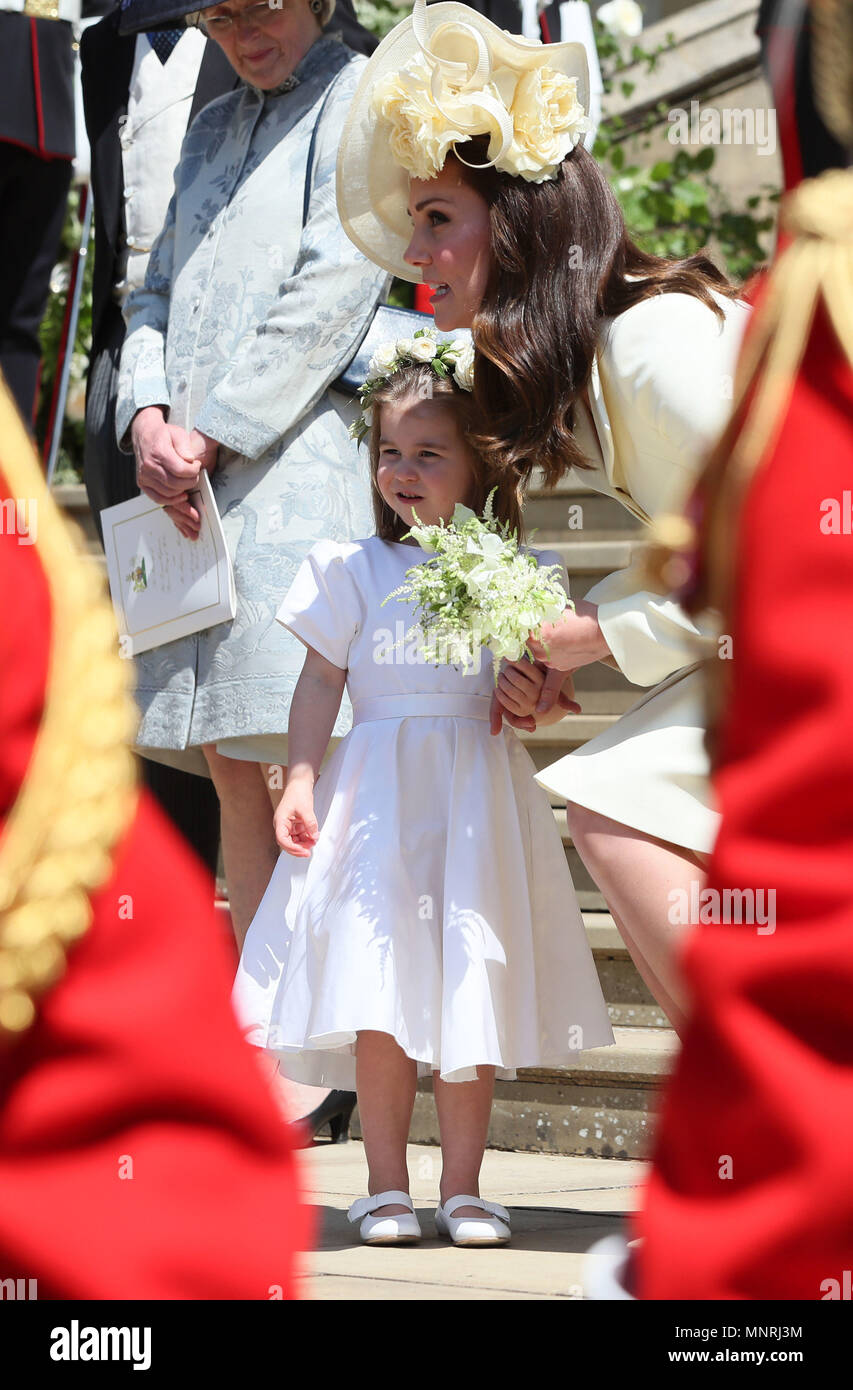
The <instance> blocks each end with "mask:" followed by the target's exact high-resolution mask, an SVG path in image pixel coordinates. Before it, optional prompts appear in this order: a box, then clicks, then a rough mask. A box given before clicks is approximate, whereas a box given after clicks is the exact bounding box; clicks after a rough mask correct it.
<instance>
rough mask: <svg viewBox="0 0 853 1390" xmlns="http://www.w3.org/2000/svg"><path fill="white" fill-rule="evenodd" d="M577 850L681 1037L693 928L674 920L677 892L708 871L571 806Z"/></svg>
mask: <svg viewBox="0 0 853 1390" xmlns="http://www.w3.org/2000/svg"><path fill="white" fill-rule="evenodd" d="M567 814H568V824H569V831H570V833H571V836H572V842H573V844H574V845H575V846H576V848H577V851H578V853H579V855H580V857H581V859H582V860H583V862H584V864H585V865H586V867H587V868H588V869H589V871H590V873H591V874H592V876H593V878H594V879H595V881H596V883H597V884H598V886H599V888H600V889H601V891H602V893H603V894H604V897H605V899H606V901H607V906H608V907H609V908H610V911H611V913H612V915H613V920H614V922H615V923H616V926H617V928H618V929H619V932H620V934H621V936H622V938H623V940H624V942H625V945H626V946H627V947H628V950H629V952H630V953H631V957H632V959H633V961H634V964H635V965H636V967H637V969H638V971H639V973H640V975H641V976H642V977H643V979H644V980H645V982H646V984H647V985H648V987H649V989H650V991H651V993H652V994H653V995H654V997H655V999H656V1000H657V1002H658V1003H659V1004H660V1006H661V1008H662V1009H663V1010H664V1012H665V1013H666V1015H667V1017H668V1018H669V1020H670V1022H671V1023H672V1026H673V1028H674V1029H675V1030H676V1032H677V1033H678V1034H679V1036H681V1035H682V1034H683V1032H684V1027H685V1023H686V1019H687V1012H688V998H687V992H686V989H685V985H684V981H683V978H682V974H681V967H680V963H679V956H680V953H681V950H682V947H683V945H684V942H685V940H686V937H687V935H688V934H689V932H690V931H691V930H692V928H691V927H690V925H684V924H681V923H674V922H673V921H672V920H671V917H672V916H673V915H674V914H673V913H672V907H673V904H674V903H675V902H676V901H678V899H677V898H676V897H675V896H674V895H675V893H676V892H677V891H678V890H681V891H683V892H686V893H687V900H688V902H689V901H690V885H691V883H692V882H696V883H698V886H699V889H700V891H701V889H702V887H703V886H704V883H705V870H704V868H703V866H702V861H701V859H700V857H699V855H697V854H694V853H693V852H692V851H691V850H688V849H684V848H683V847H681V846H678V845H671V844H667V843H666V842H665V841H663V840H656V839H653V838H652V837H651V836H649V835H644V834H643V833H642V832H641V831H639V830H632V829H631V828H630V826H627V825H620V824H619V823H618V822H617V821H613V820H610V819H609V818H608V817H607V816H601V815H599V814H598V813H597V812H596V811H590V810H588V809H587V808H586V807H585V806H576V805H573V804H572V803H569V806H568V808H567Z"/></svg>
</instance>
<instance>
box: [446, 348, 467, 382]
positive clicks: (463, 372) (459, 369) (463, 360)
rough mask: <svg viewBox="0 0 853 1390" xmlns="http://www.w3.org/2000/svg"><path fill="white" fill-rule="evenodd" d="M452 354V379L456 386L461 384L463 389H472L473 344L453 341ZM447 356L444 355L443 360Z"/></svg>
mask: <svg viewBox="0 0 853 1390" xmlns="http://www.w3.org/2000/svg"><path fill="white" fill-rule="evenodd" d="M452 355H453V361H454V365H453V379H454V381H455V382H456V384H457V386H461V387H462V390H463V391H473V390H474V344H473V343H465V342H462V343H454V344H453V348H452ZM446 360H447V358H446V357H445V361H446Z"/></svg>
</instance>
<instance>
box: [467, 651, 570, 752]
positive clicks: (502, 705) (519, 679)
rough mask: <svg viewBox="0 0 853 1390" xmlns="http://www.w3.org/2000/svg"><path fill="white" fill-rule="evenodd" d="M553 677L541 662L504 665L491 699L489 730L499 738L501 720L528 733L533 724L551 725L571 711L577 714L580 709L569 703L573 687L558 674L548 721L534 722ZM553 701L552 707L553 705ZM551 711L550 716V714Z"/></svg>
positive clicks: (541, 717) (513, 662) (563, 676)
mask: <svg viewBox="0 0 853 1390" xmlns="http://www.w3.org/2000/svg"><path fill="white" fill-rule="evenodd" d="M549 679H553V673H552V672H550V671H548V670H547V669H546V667H545V666H543V665H542V664H541V662H538V661H537V662H531V661H527V660H521V661H511V662H505V663H504V664H503V666H502V668H501V674H500V675H499V677H498V684H497V688H496V690H495V693H494V695H493V697H492V707H491V711H490V723H489V728H490V731H491V732H492V733H493V734H499V733H500V731H501V727H502V724H503V720H504V719H505V720H506V721H507V723H508V724H510V725H512V727H513V728H514V729H526V730H527V731H528V732H529V733H532V732H533V730H534V729H535V728H536V726H537V724H542V723H547V724H555V723H556V722H557V720H558V719H562V718H563V716H564V715H565V714H566V713H567V712H568V711H569V710H571V711H572V712H573V713H574V714H580V708H581V707H580V705H579V704H578V703H577V701H575V700H573V699H572V696H573V695H574V693H575V691H574V683H573V681H572V678H571V676H570V675H569V676H566V675H565V674H564V673H563V672H560V673H559V681H558V682H557V691H556V695H555V700H554V701H549V704H548V712H549V713H550V714H551V717H550V718H543V716H542V715H540V716H539V718H538V719H537V717H536V711H537V707H538V705H539V703H540V702H541V699H542V691H543V689H544V688H545V687H546V686H547V684H548V681H549ZM555 701H556V703H555ZM552 711H553V712H552Z"/></svg>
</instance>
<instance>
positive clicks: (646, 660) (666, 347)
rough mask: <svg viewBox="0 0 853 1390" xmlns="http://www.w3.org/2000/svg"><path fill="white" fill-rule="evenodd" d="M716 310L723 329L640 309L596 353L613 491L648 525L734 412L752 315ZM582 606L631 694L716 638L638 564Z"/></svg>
mask: <svg viewBox="0 0 853 1390" xmlns="http://www.w3.org/2000/svg"><path fill="white" fill-rule="evenodd" d="M717 302H718V303H719V304H720V307H721V308H722V310H723V313H724V314H725V322H724V323H723V324H721V323H720V321H719V319H718V318H717V317H716V315H715V314H713V313H712V312H711V311H710V309H709V308H708V307H707V305H705V304H703V303H702V302H701V300H698V299H696V298H694V297H692V296H691V295H685V294H665V295H659V296H658V297H656V298H654V299H648V300H644V301H643V302H642V303H640V304H637V305H634V307H633V308H632V309H629V310H627V311H626V312H625V313H624V314H622V315H620V316H619V318H618V319H616V320H614V322H613V324H612V326H611V332H610V337H609V341H608V344H607V347H606V349H605V352H604V353H603V354H602V361H601V371H602V384H603V385H604V387H605V390H606V399H607V407H608V413H609V415H610V421H611V426H612V430H613V442H614V447H615V450H616V455H617V458H618V460H619V482H620V484H621V486H622V487H623V488H624V489H625V491H627V492H628V493H629V495H630V496H631V498H632V499H633V500H634V501H635V502H637V503H639V505H640V506H641V507H642V508H643V510H644V511H645V512H646V514H647V515H648V516H649V517H650V518H651V519H652V520H654V519H655V518H656V517H658V516H661V515H663V514H664V513H666V512H671V511H677V510H679V509H680V508H681V507H682V506H683V504H684V502H685V501H686V499H687V496H688V494H689V492H690V489H691V487H692V485H693V483H694V482H695V479H696V476H697V473H698V470H699V467H700V465H701V462H702V459H703V457H704V455H705V452H706V451H707V450H708V449H709V448H710V447H711V445H712V444H713V443H714V441H715V439H716V438H717V435H718V434H719V432H720V430H721V429H722V428H723V426H724V425H725V423H726V420H727V418H728V414H729V410H730V408H731V382H732V379H733V373H734V369H735V362H736V358H737V354H738V351H739V348H740V342H741V338H742V336H743V332H744V329H745V326H746V323H747V320H748V317H749V309H748V307H747V306H746V305H745V304H742V303H739V302H735V301H732V300H726V299H724V298H722V297H721V296H720V297H718V300H717ZM587 598H588V599H589V601H590V602H591V603H595V604H597V606H598V622H599V626H600V628H601V631H602V633H603V634H604V637H605V638H606V640H607V645H608V646H609V648H610V650H611V652H612V653H613V659H614V662H615V664H616V665H617V666H618V667H619V669H620V670H621V672H622V674H623V675H624V676H626V677H627V679H628V680H629V681H631V682H633V684H635V685H643V686H650V685H657V684H658V682H659V681H662V680H665V679H666V677H667V676H669V675H671V674H672V673H673V672H675V671H678V670H680V669H681V668H682V667H684V666H687V665H690V664H692V663H693V662H694V661H696V660H697V659H699V658H700V657H701V656H702V655H704V654H705V648H706V643H707V641H708V639H709V638H711V637H712V636H713V634H714V632H715V625H714V619H713V616H712V615H710V614H708V615H707V618H704V619H702V620H700V621H699V622H698V623H694V622H693V621H691V619H690V618H689V617H688V616H687V614H686V613H685V612H684V610H683V609H682V608H681V607H680V606H679V605H678V604H677V603H674V602H673V601H672V600H671V599H668V598H666V597H665V596H664V597H662V596H661V595H660V594H656V593H653V592H652V591H650V590H648V589H646V588H645V586H644V582H643V565H642V555H640V556H638V557H637V558H636V559H635V560H634V561H633V562H632V563H631V564H630V565H629V566H628V567H627V569H623V570H617V571H616V572H615V573H614V574H611V575H608V577H607V578H606V579H602V580H601V581H600V582H599V583H598V584H595V585H594V586H593V588H592V589H590V591H589V593H588V594H587ZM703 639H704V640H703Z"/></svg>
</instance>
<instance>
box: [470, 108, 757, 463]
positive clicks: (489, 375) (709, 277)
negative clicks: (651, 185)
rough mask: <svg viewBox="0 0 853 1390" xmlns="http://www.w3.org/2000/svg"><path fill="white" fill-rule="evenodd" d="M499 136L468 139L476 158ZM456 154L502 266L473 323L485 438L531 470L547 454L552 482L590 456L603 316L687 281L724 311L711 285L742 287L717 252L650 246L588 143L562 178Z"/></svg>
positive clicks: (491, 458)
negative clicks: (581, 428)
mask: <svg viewBox="0 0 853 1390" xmlns="http://www.w3.org/2000/svg"><path fill="white" fill-rule="evenodd" d="M487 143H488V141H487V137H485V136H477V137H476V138H475V139H473V140H470V141H466V142H465V145H464V157H465V159H466V160H471V162H475V161H476V160H477V159H479V158H480V157H482V158H485V157H486V146H487ZM448 159H454V156H453V154H452V153H451V154H449V155H448ZM454 162H455V164H456V167H457V168H458V169H459V171H460V174H461V175H462V177H463V178H464V179H465V181H466V183H468V184H469V186H470V187H471V188H473V189H474V190H475V192H477V193H479V194H480V195H481V197H483V198H485V200H486V202H487V204H488V206H489V219H490V228H491V253H492V258H491V268H490V271H489V278H488V282H487V284H486V290H485V293H484V296H483V301H482V304H481V305H480V308H479V311H478V313H477V315H476V318H475V320H474V323H473V328H472V331H473V335H474V343H475V346H476V349H477V355H476V358H475V369H474V397H475V401H476V403H477V406H478V408H479V411H480V414H481V417H482V419H483V420H484V421H486V422H487V426H486V428H485V429H484V430H483V432H482V434H480V435H479V436H478V437H477V438H476V444H477V447H478V449H479V450H480V452H481V453H482V454H483V457H484V459H485V460H486V461H487V462H489V463H491V465H492V466H493V467H494V468H498V467H500V466H501V465H503V466H504V467H507V466H509V467H510V468H511V469H512V470H513V471H514V473H515V474H516V475H517V476H519V477H521V478H523V479H525V480H526V479H527V478H528V477H529V475H530V472H531V470H532V468H533V467H534V465H536V464H538V465H539V467H540V468H541V469H542V472H543V473H544V475H545V482H546V485H547V486H548V487H551V486H553V485H554V483H556V482H558V481H559V479H560V478H561V477H562V476H563V474H564V473H566V472H567V471H568V469H569V468H571V467H575V468H587V467H589V466H590V465H589V464H588V463H587V461H586V459H585V458H584V456H583V454H582V453H581V451H580V449H579V448H578V445H577V444H576V443H575V440H574V436H573V434H572V428H573V425H574V406H575V402H576V400H577V399H578V397H579V395H580V393H581V392H582V391H583V390H584V388H585V387H586V385H587V383H588V381H589V378H590V372H591V370H592V362H593V357H594V355H595V350H596V346H597V343H598V340H599V335H600V331H601V323H602V320H603V319H605V318H610V317H615V316H616V315H617V314H621V313H623V312H624V310H626V309H630V308H631V307H632V306H633V305H634V304H639V303H640V302H641V301H642V300H644V299H649V298H651V297H652V296H653V295H658V294H664V293H668V292H671V293H675V292H677V293H679V294H690V295H693V296H695V298H697V299H700V300H701V301H702V302H703V304H707V306H708V308H709V309H711V310H712V311H713V312H714V313H715V314H716V315H717V316H718V317H719V318H720V320H721V321H722V320H723V317H724V316H723V312H722V310H721V309H720V307H719V305H718V304H717V303H716V302H715V300H714V298H713V296H712V294H711V290H712V289H713V290H715V291H716V292H717V293H718V294H720V295H723V296H725V297H726V298H729V299H736V298H737V290H736V289H735V288H734V286H732V285H731V284H730V283H729V282H728V280H727V279H726V278H725V276H724V275H723V274H722V272H721V271H719V270H718V269H717V267H716V266H715V265H714V263H713V262H712V261H711V260H709V259H708V257H707V256H703V255H696V256H690V257H689V258H688V259H686V260H680V261H673V260H666V259H664V258H662V257H660V256H652V255H650V254H649V253H648V252H646V251H641V250H640V248H639V247H638V246H636V245H635V244H634V242H633V241H631V239H630V237H629V236H628V233H627V231H626V230H625V221H624V218H623V216H622V210H621V208H620V207H619V204H618V202H617V201H616V197H615V195H614V193H613V192H612V190H611V188H610V185H609V184H608V182H607V179H606V178H605V176H604V174H603V172H602V170H601V168H600V167H599V165H598V163H597V161H596V160H595V159H593V157H592V155H591V154H589V153H588V151H587V150H585V149H584V148H583V146H582V145H578V146H577V147H576V148H575V149H574V150H573V151H572V152H571V153H570V154H568V155H567V156H566V158H565V159H564V160H563V162H562V164H561V165H560V169H559V172H558V174H557V176H556V178H554V179H550V180H546V181H545V182H544V183H538V184H537V183H528V182H527V181H526V180H525V179H522V178H516V177H513V176H512V175H510V174H504V173H500V172H498V171H497V170H496V169H494V168H474V169H469V168H468V167H467V166H466V165H465V164H463V163H462V162H461V161H460V160H454ZM629 277H635V278H634V279H631V278H629Z"/></svg>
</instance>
